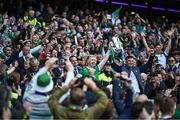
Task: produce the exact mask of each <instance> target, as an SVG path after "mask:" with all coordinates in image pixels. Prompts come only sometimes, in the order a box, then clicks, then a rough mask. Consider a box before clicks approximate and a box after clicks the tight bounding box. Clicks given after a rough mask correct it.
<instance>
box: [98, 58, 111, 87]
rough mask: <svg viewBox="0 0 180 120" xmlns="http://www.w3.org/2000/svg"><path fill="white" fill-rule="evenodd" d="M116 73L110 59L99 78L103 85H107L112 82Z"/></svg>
mask: <svg viewBox="0 0 180 120" xmlns="http://www.w3.org/2000/svg"><path fill="white" fill-rule="evenodd" d="M113 75H114V71H113V70H112V68H111V64H110V62H109V61H107V62H106V64H105V66H104V70H103V71H102V72H101V73H100V74H99V76H98V77H99V80H100V81H101V84H102V85H103V86H107V85H108V84H110V83H111V81H112V78H113Z"/></svg>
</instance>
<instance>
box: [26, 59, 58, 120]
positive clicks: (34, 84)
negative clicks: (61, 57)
mask: <svg viewBox="0 0 180 120" xmlns="http://www.w3.org/2000/svg"><path fill="white" fill-rule="evenodd" d="M55 61H57V58H51V59H49V60H48V61H47V62H46V63H45V66H44V67H43V68H41V69H40V70H39V71H38V72H37V73H36V74H35V75H34V76H33V78H32V80H31V81H30V83H29V84H28V86H27V88H26V90H25V93H24V96H23V104H24V106H25V107H26V105H27V103H28V104H30V107H31V108H32V110H31V112H30V116H29V117H30V119H48V120H51V119H53V116H52V114H51V112H50V110H49V107H48V104H47V101H48V99H49V93H50V92H51V91H52V89H53V86H54V83H53V81H52V77H51V76H50V74H49V73H48V70H49V69H50V68H51V67H52V65H53V64H54V63H55Z"/></svg>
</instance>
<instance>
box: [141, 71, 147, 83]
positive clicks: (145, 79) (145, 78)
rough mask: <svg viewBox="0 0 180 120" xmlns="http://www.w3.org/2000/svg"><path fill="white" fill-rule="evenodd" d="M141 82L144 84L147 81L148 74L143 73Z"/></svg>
mask: <svg viewBox="0 0 180 120" xmlns="http://www.w3.org/2000/svg"><path fill="white" fill-rule="evenodd" d="M141 80H142V81H143V82H146V81H147V74H146V73H141Z"/></svg>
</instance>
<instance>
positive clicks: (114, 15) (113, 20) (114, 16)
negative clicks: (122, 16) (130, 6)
mask: <svg viewBox="0 0 180 120" xmlns="http://www.w3.org/2000/svg"><path fill="white" fill-rule="evenodd" d="M121 9H122V6H121V7H120V8H119V9H117V10H116V11H114V12H113V13H112V16H111V21H112V24H115V22H116V20H117V18H119V12H120V11H121Z"/></svg>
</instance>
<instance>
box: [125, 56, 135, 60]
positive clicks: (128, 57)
mask: <svg viewBox="0 0 180 120" xmlns="http://www.w3.org/2000/svg"><path fill="white" fill-rule="evenodd" d="M130 58H133V59H135V57H133V56H132V55H129V56H127V57H126V60H127V59H130ZM135 60H136V59H135Z"/></svg>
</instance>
